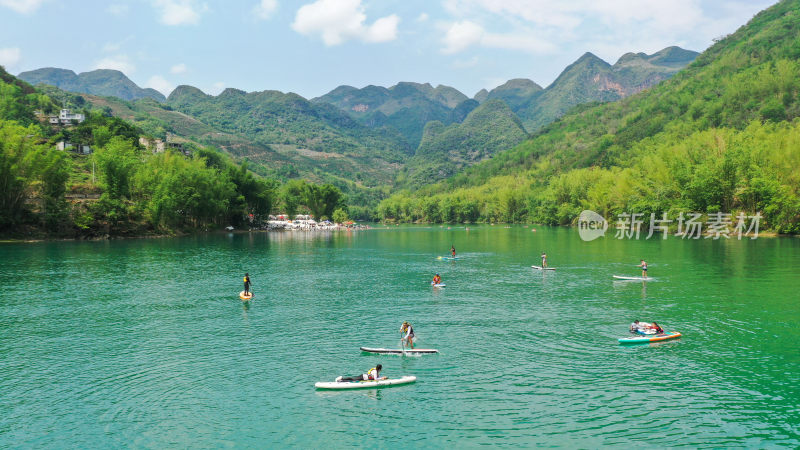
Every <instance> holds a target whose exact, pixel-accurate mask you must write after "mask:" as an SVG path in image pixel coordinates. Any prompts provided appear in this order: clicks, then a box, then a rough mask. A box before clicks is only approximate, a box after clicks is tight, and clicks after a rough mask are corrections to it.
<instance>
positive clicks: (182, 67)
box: [169, 63, 186, 74]
mask: <svg viewBox="0 0 800 450" xmlns="http://www.w3.org/2000/svg"><path fill="white" fill-rule="evenodd" d="M184 72H186V64H184V63H180V64H175V65H174V66H172V67H170V69H169V73H173V74H179V73H184Z"/></svg>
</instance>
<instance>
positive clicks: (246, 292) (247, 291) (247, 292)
mask: <svg viewBox="0 0 800 450" xmlns="http://www.w3.org/2000/svg"><path fill="white" fill-rule="evenodd" d="M244 295H245V297H248V296H249V295H250V274H249V273H246V272H245V274H244Z"/></svg>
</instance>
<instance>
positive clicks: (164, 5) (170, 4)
mask: <svg viewBox="0 0 800 450" xmlns="http://www.w3.org/2000/svg"><path fill="white" fill-rule="evenodd" d="M153 6H154V7H155V8H156V10H158V12H159V14H160V16H161V17H160V20H161V23H163V24H164V25H196V24H197V23H199V22H200V14H202V13H204V12H205V11H206V10H207V9H208V7H207V6H206V5H205V4H202V5H201V4H198V3H197V2H196V1H195V0H153Z"/></svg>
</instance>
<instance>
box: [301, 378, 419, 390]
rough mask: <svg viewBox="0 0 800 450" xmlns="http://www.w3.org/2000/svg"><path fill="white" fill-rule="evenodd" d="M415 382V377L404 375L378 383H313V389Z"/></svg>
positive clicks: (381, 385)
mask: <svg viewBox="0 0 800 450" xmlns="http://www.w3.org/2000/svg"><path fill="white" fill-rule="evenodd" d="M415 381H417V377H415V376H413V375H406V376H404V377H402V378H390V379H388V380H378V381H320V382H318V383H314V387H315V388H317V389H366V388H378V387H384V386H395V385H398V384H408V383H413V382H415Z"/></svg>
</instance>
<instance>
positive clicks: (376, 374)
mask: <svg viewBox="0 0 800 450" xmlns="http://www.w3.org/2000/svg"><path fill="white" fill-rule="evenodd" d="M381 369H383V366H381V365H380V364H378V365H377V366H375V367H373V368H372V369H369V370H368V371H367V373H364V374H361V375H356V376H354V377H339V378H337V379H336V381H339V382H345V381H376V380H385V379H386V378H387V377H382V376H381Z"/></svg>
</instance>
